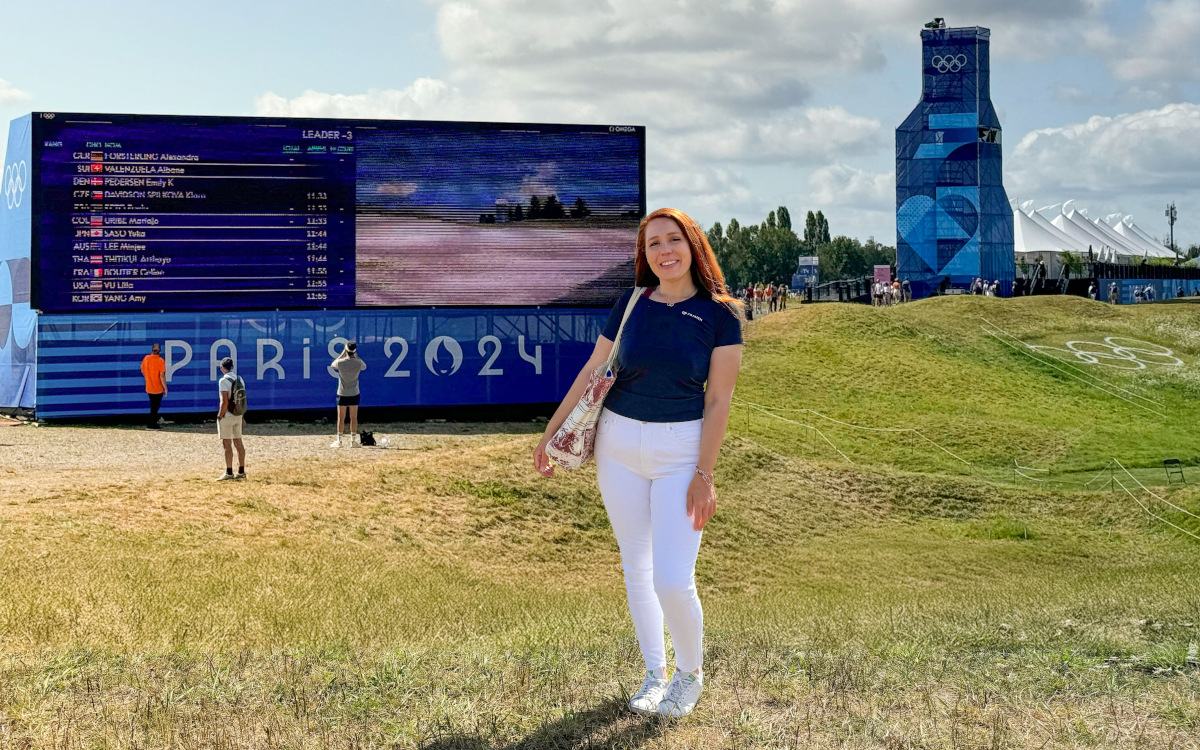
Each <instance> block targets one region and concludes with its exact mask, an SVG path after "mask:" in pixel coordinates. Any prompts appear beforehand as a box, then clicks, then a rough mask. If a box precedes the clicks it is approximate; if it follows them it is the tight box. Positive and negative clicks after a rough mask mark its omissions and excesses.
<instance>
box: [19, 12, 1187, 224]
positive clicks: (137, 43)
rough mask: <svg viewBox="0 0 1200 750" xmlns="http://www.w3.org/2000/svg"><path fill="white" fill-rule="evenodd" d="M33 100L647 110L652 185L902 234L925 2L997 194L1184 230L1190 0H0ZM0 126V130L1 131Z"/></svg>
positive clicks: (308, 109)
mask: <svg viewBox="0 0 1200 750" xmlns="http://www.w3.org/2000/svg"><path fill="white" fill-rule="evenodd" d="M6 5H7V6H8V7H6V8H5V11H4V16H5V27H6V31H7V33H6V34H5V43H4V44H3V45H0V122H2V123H3V124H2V125H0V128H5V129H6V128H7V122H8V121H9V120H10V119H11V118H13V117H16V116H19V115H21V114H23V113H26V112H29V111H31V110H50V111H70V110H74V111H99V112H151V113H165V114H185V113H186V114H206V115H296V116H346V117H393V118H421V119H471V120H506V121H536V122H555V121H566V122H588V123H607V124H640V125H645V126H646V127H647V129H648V147H647V150H648V161H649V164H648V182H649V205H650V207H651V208H654V207H657V206H661V205H671V206H675V207H678V208H680V209H683V210H685V211H687V212H689V213H691V214H693V215H694V216H695V217H696V218H697V219H699V220H700V221H701V222H703V223H704V224H706V225H707V224H710V223H712V222H713V221H718V220H719V221H722V222H725V221H727V220H728V219H729V218H730V217H737V218H738V219H739V220H740V221H743V222H748V221H754V222H756V221H760V220H761V219H762V217H763V216H764V215H765V214H766V212H767V211H768V210H770V209H772V208H774V207H775V206H778V205H781V204H782V205H786V206H788V207H789V209H790V210H791V211H792V213H793V215H796V214H800V213H802V212H804V211H806V210H809V209H814V208H821V209H824V211H825V213H826V214H827V215H828V216H829V217H830V223H831V228H832V230H833V232H834V233H835V234H838V233H844V234H849V235H854V236H858V237H861V238H866V237H867V236H868V235H874V236H875V237H877V238H878V239H881V240H885V241H886V242H888V243H889V244H891V243H894V242H895V221H894V207H895V193H894V181H893V172H894V152H893V149H894V129H895V127H896V125H898V124H899V123H900V122H901V120H903V118H904V116H905V115H906V114H907V113H908V112H909V110H911V109H912V107H913V105H914V104H915V103H916V101H917V98H918V96H919V93H920V70H919V68H920V29H921V25H922V24H923V23H924V22H925V21H927V20H929V19H931V18H932V17H933V16H935V15H942V16H946V20H947V22H948V23H949V24H950V25H952V26H973V25H980V26H987V27H989V28H991V30H992V37H991V38H992V99H993V101H994V103H995V104H996V107H997V109H998V111H999V113H1000V117H1001V122H1002V125H1003V128H1004V160H1005V184H1006V186H1007V188H1008V193H1009V196H1010V197H1015V198H1019V199H1020V200H1033V201H1034V202H1035V203H1036V205H1038V206H1043V205H1049V204H1054V203H1060V202H1062V201H1064V200H1067V199H1074V200H1075V201H1076V203H1077V205H1078V206H1081V207H1087V208H1088V209H1089V213H1090V214H1091V215H1092V216H1097V215H1105V214H1108V213H1112V212H1118V211H1119V212H1124V213H1132V214H1133V215H1134V218H1135V220H1136V221H1137V222H1138V223H1139V224H1140V225H1141V226H1142V227H1143V228H1144V229H1146V230H1147V231H1148V232H1150V233H1151V234H1153V235H1155V236H1165V234H1166V223H1165V219H1164V217H1163V210H1164V208H1165V205H1166V204H1167V203H1168V202H1169V201H1172V200H1174V201H1175V202H1176V203H1177V204H1178V206H1179V214H1180V219H1179V223H1178V224H1177V225H1176V239H1177V241H1179V242H1181V244H1184V245H1187V244H1189V243H1193V242H1200V0H1151V1H1149V2H1146V1H1143V0H1008V1H1007V2H996V0H987V1H986V2H984V1H982V0H956V2H953V3H947V2H943V3H936V2H932V1H929V0H888V2H885V3H880V2H876V1H875V0H840V1H839V0H586V2H585V1H581V0H562V1H550V0H427V1H426V2H422V1H421V0H342V1H341V2H338V3H330V2H325V3H316V2H308V1H307V0H292V1H290V2H277V1H276V0H269V1H268V0H241V1H240V2H236V3H235V2H227V1H226V0H209V1H208V2H205V3H188V4H183V3H166V2H161V0H157V1H154V2H150V1H146V2H134V1H132V0H116V1H114V2H110V3H106V4H104V5H103V9H102V10H101V9H100V8H99V6H97V7H92V6H85V5H84V4H82V3H79V2H64V1H62V0H42V2H38V3H32V2H24V3H8V4H6ZM5 142H6V141H5Z"/></svg>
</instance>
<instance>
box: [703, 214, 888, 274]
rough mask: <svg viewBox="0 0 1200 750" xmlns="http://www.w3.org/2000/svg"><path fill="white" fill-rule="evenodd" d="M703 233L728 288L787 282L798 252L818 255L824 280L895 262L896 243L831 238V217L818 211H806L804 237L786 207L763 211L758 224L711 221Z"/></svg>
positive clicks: (731, 220) (840, 237)
mask: <svg viewBox="0 0 1200 750" xmlns="http://www.w3.org/2000/svg"><path fill="white" fill-rule="evenodd" d="M705 234H706V235H707V236H708V242H709V244H710V245H712V249H713V252H715V253H716V255H717V260H718V262H720V264H721V269H722V270H723V271H724V272H725V282H726V284H727V285H728V286H729V288H730V289H742V288H744V287H746V286H748V285H750V284H758V283H763V284H767V283H772V284H786V285H790V284H791V281H792V274H794V273H795V272H796V267H797V265H798V260H799V258H800V256H802V255H815V256H817V258H818V259H819V261H818V263H819V267H820V274H821V275H820V280H821V281H822V282H824V281H833V280H835V279H846V278H856V277H861V276H870V275H871V274H872V273H873V271H874V266H876V265H883V264H885V263H886V264H888V265H895V263H896V248H894V247H890V246H888V245H882V244H880V243H878V242H876V241H875V238H874V237H868V238H867V241H866V242H860V241H859V240H857V239H855V238H853V237H846V236H844V235H838V236H837V237H831V236H830V233H829V221H828V220H827V219H826V218H825V215H824V214H823V213H822V212H821V211H817V212H815V213H814V212H813V211H809V212H808V215H807V216H806V217H805V220H804V234H803V236H801V235H798V234H796V231H795V230H794V229H793V228H792V216H791V213H790V212H789V211H788V209H787V207H786V206H780V207H779V208H778V209H776V210H775V211H772V212H770V213H769V214H767V218H766V220H765V221H763V222H762V223H761V224H748V225H742V224H741V223H739V222H738V220H737V219H730V220H729V223H728V224H727V225H725V226H724V227H722V226H721V222H717V223H715V224H713V225H712V227H710V228H709V230H708V231H707V232H706V233H705Z"/></svg>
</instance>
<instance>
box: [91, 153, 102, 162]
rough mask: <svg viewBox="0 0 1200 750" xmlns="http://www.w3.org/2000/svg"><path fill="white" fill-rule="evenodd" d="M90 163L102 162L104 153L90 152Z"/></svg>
mask: <svg viewBox="0 0 1200 750" xmlns="http://www.w3.org/2000/svg"><path fill="white" fill-rule="evenodd" d="M92 161H104V152H103V151H93V152H92Z"/></svg>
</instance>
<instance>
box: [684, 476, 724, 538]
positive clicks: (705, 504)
mask: <svg viewBox="0 0 1200 750" xmlns="http://www.w3.org/2000/svg"><path fill="white" fill-rule="evenodd" d="M716 512H717V494H716V492H715V491H713V489H712V488H711V487H709V486H708V482H706V481H704V477H702V476H700V475H699V474H696V475H695V476H693V477H692V483H691V484H690V485H688V494H687V514H688V518H690V519H692V528H693V529H695V530H696V531H700V530H701V529H703V528H704V524H705V523H707V522H708V519H710V518H712V517H713V514H714V513H716Z"/></svg>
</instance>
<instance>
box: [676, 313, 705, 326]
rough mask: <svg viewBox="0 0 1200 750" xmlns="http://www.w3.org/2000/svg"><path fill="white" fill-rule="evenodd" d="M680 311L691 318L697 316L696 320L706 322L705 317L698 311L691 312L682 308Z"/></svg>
mask: <svg viewBox="0 0 1200 750" xmlns="http://www.w3.org/2000/svg"><path fill="white" fill-rule="evenodd" d="M680 312H682V313H683V314H684V315H686V316H688V317H689V318H695V319H696V320H698V321H700V322H701V323H703V322H704V318H702V317H700V316H699V315H697V314H696V313H690V312H688V311H687V310H680Z"/></svg>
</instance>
